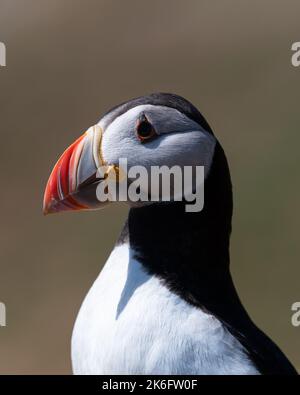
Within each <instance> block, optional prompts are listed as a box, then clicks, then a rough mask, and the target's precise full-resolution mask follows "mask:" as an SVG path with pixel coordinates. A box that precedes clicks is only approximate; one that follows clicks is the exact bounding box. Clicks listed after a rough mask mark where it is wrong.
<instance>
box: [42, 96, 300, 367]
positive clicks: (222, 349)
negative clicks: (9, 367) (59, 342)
mask: <svg viewBox="0 0 300 395" xmlns="http://www.w3.org/2000/svg"><path fill="white" fill-rule="evenodd" d="M120 158H126V159H127V161H128V166H129V167H132V166H144V167H145V168H146V169H150V168H151V166H169V167H170V166H179V167H180V168H183V167H184V166H202V167H203V168H204V181H203V182H204V185H203V189H204V192H203V193H204V204H203V207H202V209H201V210H199V211H195V212H189V211H188V210H186V203H187V202H186V201H185V199H184V198H183V199H181V200H180V199H172V198H171V199H169V201H166V200H163V199H158V200H156V201H147V202H146V201H145V202H134V201H132V200H131V199H130V198H128V200H127V204H128V218H127V220H126V223H125V224H124V227H123V229H122V231H121V233H120V236H119V238H118V240H117V241H116V244H115V246H114V248H113V251H112V252H111V254H110V256H109V257H108V259H107V262H106V263H105V265H104V267H103V269H102V270H101V272H100V274H99V276H98V278H97V279H96V280H95V282H94V283H93V285H92V287H91V289H90V290H89V292H88V294H87V296H86V297H85V299H84V301H83V303H82V305H81V308H80V311H79V314H78V316H77V319H76V322H75V326H74V329H73V334H72V341H71V354H72V368H73V373H74V374H96V375H106V374H107V375H109V374H110V375H112V374H113V375H116V374H125V375H127V374H128V375H140V374H143V375H295V374H297V372H296V370H295V368H294V367H293V366H292V364H291V363H290V362H289V360H288V359H287V357H286V356H285V355H284V354H283V352H282V351H281V350H280V349H279V347H278V346H277V345H276V344H275V343H274V342H273V341H272V340H271V339H270V338H269V337H268V336H267V335H266V334H264V333H263V332H262V331H261V330H260V329H259V328H258V327H257V326H256V325H255V324H254V323H253V321H252V320H251V318H250V317H249V315H248V313H247V312H246V310H245V308H244V307H243V305H242V303H241V300H240V299H239V296H238V294H237V291H236V288H235V286H234V283H233V280H232V276H231V273H230V265H229V263H230V254H229V244H230V234H231V221H232V211H233V197H232V184H231V177H230V171H229V166H228V162H227V159H226V156H225V153H224V150H223V148H222V146H221V144H220V142H219V141H218V139H217V138H216V136H215V135H214V133H213V131H212V129H211V127H210V126H209V124H208V122H207V121H206V119H205V118H204V116H203V115H202V114H201V113H200V111H199V110H198V109H197V108H196V107H195V106H194V105H193V104H191V103H190V102H189V101H188V100H186V99H184V98H183V97H181V96H178V95H175V94H171V93H153V94H149V95H146V96H142V97H138V98H135V99H132V100H129V101H127V102H124V103H122V104H120V105H118V106H116V107H114V108H112V109H111V110H109V111H108V112H107V113H105V114H104V115H103V116H102V117H101V119H100V121H99V122H98V123H97V124H96V125H94V126H92V127H90V128H89V129H88V130H87V131H86V132H85V133H84V134H83V135H82V136H81V137H79V138H78V139H77V140H76V141H75V142H74V143H73V144H72V145H71V146H70V147H69V148H67V149H66V150H65V151H64V153H63V154H62V156H61V157H60V158H59V160H58V162H57V163H56V165H55V166H54V168H53V170H52V173H51V175H50V177H49V180H48V183H47V186H46V189H45V194H44V203H43V211H44V214H49V213H57V212H63V211H80V210H96V209H100V208H103V207H104V206H105V205H107V204H112V202H103V201H100V200H99V198H98V197H97V188H99V185H101V183H103V182H105V180H107V177H108V178H109V177H110V175H111V169H114V170H115V172H114V175H115V178H114V179H115V181H116V183H118V182H120V180H121V176H120V169H119V168H118V164H119V160H120ZM100 167H101V168H105V169H106V170H105V171H104V173H103V174H102V177H98V176H97V172H98V169H99V168H100ZM118 171H119V173H118ZM131 181H132V180H131ZM129 184H130V180H129ZM99 247H100V248H101V243H100V242H99Z"/></svg>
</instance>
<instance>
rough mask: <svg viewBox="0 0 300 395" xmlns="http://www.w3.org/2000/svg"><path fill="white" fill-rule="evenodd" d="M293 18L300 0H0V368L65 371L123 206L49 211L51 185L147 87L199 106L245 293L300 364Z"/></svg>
mask: <svg viewBox="0 0 300 395" xmlns="http://www.w3.org/2000/svg"><path fill="white" fill-rule="evenodd" d="M299 14H300V3H299V1H296V0H295V1H291V0H288V1H276V0H264V1H258V0H255V1H245V0H219V1H216V0H188V1H183V0H182V1H176V0H164V1H161V0H160V1H158V0H151V1H150V0H143V1H141V0H139V1H138V0H126V1H124V0H98V1H96V0H80V1H79V0H59V1H58V0H0V41H2V42H4V43H5V44H6V46H7V67H5V68H4V67H2V68H0V133H1V136H0V137H1V142H0V172H1V174H0V176H1V179H0V190H1V194H0V199H1V219H0V232H1V235H0V236H1V237H0V301H2V302H5V303H6V306H7V327H5V328H0V373H21V374H28V373H38V374H42V373H43V374H53V373H55V374H65V373H71V363H70V337H71V332H72V327H73V323H74V320H75V317H76V314H77V312H78V309H79V307H80V304H81V302H82V300H83V298H84V296H85V294H86V292H87V291H88V289H89V287H90V286H91V284H92V282H93V281H94V279H95V278H96V276H97V275H98V272H99V271H100V269H101V267H102V265H103V263H104V262H105V259H106V258H107V256H108V254H109V252H110V250H111V249H112V247H113V244H114V241H115V239H116V237H117V235H118V233H119V231H120V228H121V226H122V223H123V221H124V219H125V217H126V211H127V208H126V207H124V206H114V207H110V208H107V209H106V210H104V211H101V212H92V213H72V214H70V213H66V214H61V215H57V216H56V215H54V216H48V217H44V216H43V215H42V211H41V206H42V197H43V191H44V186H45V183H46V181H47V178H48V176H49V173H50V170H51V169H52V166H53V164H54V163H55V161H56V159H57V158H58V156H59V155H60V154H61V153H62V151H63V150H64V149H65V148H66V147H67V146H68V145H69V144H70V143H71V142H73V140H74V139H75V138H76V137H78V136H79V135H80V134H81V133H82V132H83V131H85V130H86V129H87V127H89V126H90V125H92V124H95V122H96V121H97V120H98V119H99V117H100V116H101V114H102V113H103V112H104V111H106V110H107V109H109V108H110V107H111V106H113V105H115V104H118V103H119V102H121V101H124V100H127V99H129V98H132V97H135V96H138V95H143V94H146V93H150V92H153V91H167V92H174V93H178V94H180V95H183V96H184V97H186V98H187V99H189V100H191V101H192V102H193V103H194V104H195V105H196V106H198V107H199V109H200V110H201V111H202V112H203V114H204V115H205V116H206V117H207V119H208V121H209V122H210V124H211V126H212V127H213V129H214V131H215V133H216V135H217V136H218V137H219V139H220V141H221V142H222V144H223V146H224V148H225V151H226V152H227V156H228V159H229V162H230V166H231V172H232V178H233V185H234V202H235V210H234V223H233V235H232V244H231V257H232V259H231V267H232V273H233V276H234V279H235V282H236V285H237V288H238V290H239V293H240V296H241V299H242V301H243V302H244V304H245V305H246V307H247V309H248V311H249V313H250V315H251V316H252V318H253V319H254V321H255V322H256V323H257V324H258V326H260V327H261V328H262V329H263V330H264V331H265V332H267V333H268V334H269V335H270V336H271V337H272V338H273V339H274V340H275V341H276V342H277V343H278V344H279V345H280V347H281V348H282V349H283V351H284V352H285V353H286V354H287V355H288V357H289V358H290V359H291V361H292V362H293V363H294V364H295V366H296V367H297V368H298V369H300V327H298V328H295V327H293V326H292V325H291V315H292V312H291V304H292V303H293V302H296V301H299V300H300V287H299V283H300V264H299V258H300V246H299V244H300V239H299V224H300V216H299V192H300V185H299V161H300V155H299V147H300V130H299V125H300V111H299V102H300V100H299V99H300V85H299V83H300V67H299V68H295V67H293V66H292V65H291V55H292V52H291V45H292V43H293V42H295V41H300V28H299Z"/></svg>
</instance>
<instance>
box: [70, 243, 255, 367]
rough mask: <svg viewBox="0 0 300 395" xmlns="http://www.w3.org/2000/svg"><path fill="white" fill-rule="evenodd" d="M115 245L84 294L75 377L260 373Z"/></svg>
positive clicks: (227, 337) (228, 338)
mask: <svg viewBox="0 0 300 395" xmlns="http://www.w3.org/2000/svg"><path fill="white" fill-rule="evenodd" d="M131 255H132V254H131V251H130V249H129V247H128V245H126V244H124V245H121V246H118V247H116V248H115V249H114V250H113V252H112V253H111V255H110V257H109V259H108V261H107V263H106V265H105V267H104V269H103V270H102V272H101V274H100V275H99V277H98V278H97V280H96V281H95V283H94V285H93V286H92V288H91V289H90V291H89V293H88V295H87V296H86V298H85V300H84V302H83V304H82V307H81V309H80V312H79V315H78V317H77V320H76V324H75V327H74V331H73V336H72V362H73V371H74V373H75V374H257V373H258V372H257V370H256V369H255V367H254V366H253V364H252V363H251V362H250V361H249V359H248V358H247V356H246V354H245V353H244V351H243V349H242V346H241V345H240V343H239V342H238V341H237V340H236V339H235V338H234V337H233V336H232V335H231V334H230V333H229V332H228V331H227V330H226V328H224V326H223V325H222V324H221V323H220V322H219V321H218V320H217V319H216V318H214V317H213V316H211V315H209V314H206V313H204V312H202V311H201V310H200V309H198V308H195V307H193V306H191V305H189V304H188V303H186V302H185V301H184V300H182V299H181V298H180V297H179V296H177V295H175V294H173V293H171V292H170V291H169V290H168V288H167V287H166V286H165V285H163V283H162V282H161V281H160V280H159V279H158V278H156V277H155V276H150V275H148V274H147V273H146V272H145V271H144V269H143V267H142V265H141V264H140V263H139V262H138V261H136V260H134V259H133V258H132V256H131Z"/></svg>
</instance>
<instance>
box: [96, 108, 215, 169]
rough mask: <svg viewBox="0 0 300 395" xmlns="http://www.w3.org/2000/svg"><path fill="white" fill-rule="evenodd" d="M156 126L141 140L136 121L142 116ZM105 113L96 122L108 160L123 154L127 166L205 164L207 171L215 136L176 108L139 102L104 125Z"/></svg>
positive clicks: (115, 158)
mask: <svg viewBox="0 0 300 395" xmlns="http://www.w3.org/2000/svg"><path fill="white" fill-rule="evenodd" d="M143 115H144V116H145V117H146V119H147V121H148V122H149V123H150V124H151V125H152V127H153V128H154V130H155V136H154V137H153V138H151V139H149V140H144V141H141V140H140V139H139V138H138V136H137V124H138V122H139V120H140V118H141V117H142V116H143ZM106 123H107V118H106V117H104V118H103V119H102V120H101V121H100V122H99V125H100V126H101V128H102V129H103V130H104V133H103V139H102V155H103V158H104V160H105V161H106V162H107V163H108V164H116V165H117V164H118V161H119V159H120V158H126V159H127V161H128V167H131V166H137V165H142V166H145V167H146V168H149V167H150V166H162V165H166V166H169V167H172V166H175V165H179V166H181V167H182V166H204V169H205V175H207V173H208V171H209V168H210V165H211V162H212V158H213V154H214V148H215V143H216V139H215V137H214V136H213V135H212V134H210V133H209V132H207V131H205V130H204V129H202V128H201V126H200V125H199V124H198V123H196V122H194V121H193V120H191V119H190V118H188V117H187V116H185V115H184V114H182V113H181V112H179V111H178V110H176V109H174V108H170V107H165V106H155V105H150V104H148V105H140V106H137V107H134V108H132V109H130V110H128V111H127V112H125V113H124V114H122V115H120V116H119V117H117V118H116V119H115V120H114V121H113V122H112V123H110V124H109V125H108V126H107V127H106Z"/></svg>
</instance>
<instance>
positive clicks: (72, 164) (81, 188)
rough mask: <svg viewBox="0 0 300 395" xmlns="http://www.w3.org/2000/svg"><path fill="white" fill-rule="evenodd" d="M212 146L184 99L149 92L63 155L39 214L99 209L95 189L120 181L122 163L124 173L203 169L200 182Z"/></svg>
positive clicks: (205, 126)
mask: <svg viewBox="0 0 300 395" xmlns="http://www.w3.org/2000/svg"><path fill="white" fill-rule="evenodd" d="M217 144H218V143H217V140H216V138H215V137H214V135H213V133H212V130H211V129H210V127H209V125H208V123H207V122H206V120H205V119H204V117H203V116H202V115H201V113H200V112H199V111H198V110H197V109H196V108H195V107H194V106H193V105H192V104H191V103H190V102H188V101H187V100H185V99H184V98H182V97H180V96H177V95H174V94H169V93H155V94H151V95H148V96H142V97H139V98H136V99H132V100H129V101H128V102H126V103H123V104H120V105H118V106H117V107H114V108H113V109H111V110H110V111H108V112H107V113H106V114H105V115H104V116H103V117H102V118H101V119H100V121H99V122H98V123H97V124H96V125H94V126H92V127H90V128H89V129H88V130H87V131H86V132H85V133H84V134H83V135H82V136H81V137H79V138H78V139H77V140H76V141H75V142H74V143H73V144H72V145H71V146H69V147H68V148H67V149H66V150H65V152H64V153H63V154H62V156H61V157H60V158H59V160H58V162H57V163H56V165H55V166H54V168H53V170H52V173H51V175H50V177H49V180H48V183H47V186H46V190H45V195H44V207H43V209H44V213H45V214H48V213H55V212H60V211H70V210H91V209H98V208H101V207H103V205H104V204H105V203H104V202H103V201H100V200H99V196H98V195H97V189H98V188H99V186H100V185H101V183H102V184H103V182H104V181H105V180H107V179H109V178H112V179H114V180H115V181H117V182H118V181H120V180H121V179H122V169H120V166H119V164H120V159H124V158H125V159H126V161H127V166H128V169H130V168H132V167H135V166H143V168H145V169H147V170H149V169H150V168H151V167H152V166H159V167H161V166H167V167H168V168H171V167H173V166H179V167H180V168H183V167H184V166H194V167H195V166H203V167H204V178H205V179H206V178H207V176H208V174H209V172H210V168H211V166H212V162H213V158H214V154H215V149H216V145H217ZM99 169H101V172H100V173H101V176H99ZM128 181H129V183H128V184H126V185H128V186H130V182H132V180H128ZM103 190H104V189H103ZM129 200H130V199H129ZM129 203H131V204H133V202H131V201H129Z"/></svg>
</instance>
